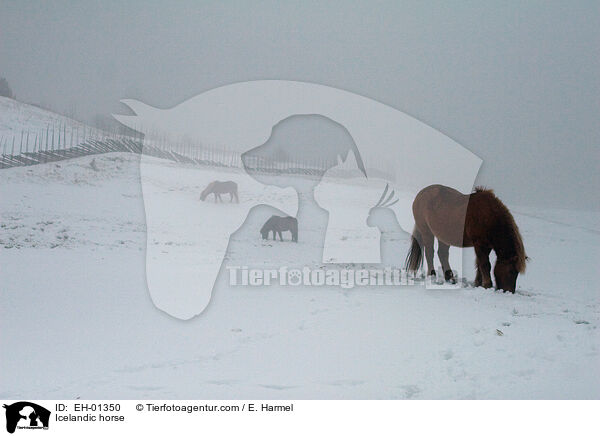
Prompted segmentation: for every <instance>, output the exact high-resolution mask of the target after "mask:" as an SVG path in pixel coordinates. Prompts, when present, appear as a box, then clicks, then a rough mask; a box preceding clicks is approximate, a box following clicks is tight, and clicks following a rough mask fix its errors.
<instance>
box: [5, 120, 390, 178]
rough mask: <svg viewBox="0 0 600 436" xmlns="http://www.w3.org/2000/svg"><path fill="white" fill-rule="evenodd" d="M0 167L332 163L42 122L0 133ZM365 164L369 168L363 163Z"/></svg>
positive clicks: (308, 166)
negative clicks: (135, 161) (97, 161)
mask: <svg viewBox="0 0 600 436" xmlns="http://www.w3.org/2000/svg"><path fill="white" fill-rule="evenodd" d="M0 150H2V155H1V157H0V169H3V168H12V167H19V166H28V165H37V164H43V163H47V162H54V161H60V160H65V159H71V158H76V157H82V156H88V155H94V154H102V153H113V152H121V153H136V154H143V155H148V156H153V157H156V158H160V159H167V160H170V161H174V162H178V163H182V164H188V165H201V166H209V167H221V168H223V167H224V168H238V169H241V168H242V167H244V168H245V169H246V170H249V171H257V172H262V173H270V174H296V175H309V176H311V175H315V176H320V175H322V174H323V173H324V172H325V171H327V170H329V169H330V168H332V167H334V166H335V165H336V162H335V161H334V160H332V159H327V158H324V157H319V156H315V157H312V158H305V157H289V156H287V157H280V158H274V157H265V156H256V155H252V154H246V155H245V156H244V162H243V163H242V153H240V152H238V151H234V150H228V149H227V148H225V147H211V146H206V145H204V144H197V143H194V142H192V141H189V140H173V139H170V138H169V137H167V136H164V135H162V136H161V135H156V134H148V135H144V134H142V133H139V132H135V133H133V134H130V135H125V134H121V133H118V132H116V131H115V132H107V131H104V130H100V129H94V128H90V127H87V126H83V127H80V126H67V125H66V124H59V125H58V126H50V125H48V126H47V127H46V129H43V130H41V131H37V132H35V134H34V133H32V132H30V131H26V130H23V131H21V132H20V134H18V135H17V134H13V135H12V138H10V139H9V137H8V136H6V135H5V136H0ZM365 164H366V165H367V167H368V168H367V171H368V173H369V175H373V176H379V177H381V176H383V177H386V178H388V179H389V178H390V177H393V171H391V168H387V169H386V165H388V163H386V162H382V163H376V164H375V165H369V162H365ZM369 167H370V168H369ZM346 173H347V171H346V172H345V171H344V170H338V171H336V174H335V175H336V176H337V177H341V178H344V177H347V176H348V174H346Z"/></svg>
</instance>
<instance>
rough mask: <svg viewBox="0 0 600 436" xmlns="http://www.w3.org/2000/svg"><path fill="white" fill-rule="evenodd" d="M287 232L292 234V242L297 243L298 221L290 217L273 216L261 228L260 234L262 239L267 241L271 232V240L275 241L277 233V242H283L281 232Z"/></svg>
mask: <svg viewBox="0 0 600 436" xmlns="http://www.w3.org/2000/svg"><path fill="white" fill-rule="evenodd" d="M288 230H289V231H290V232H291V233H292V241H293V242H298V220H297V219H296V218H294V217H291V216H285V217H284V216H277V215H273V216H272V217H271V218H269V219H268V220H267V222H266V223H265V224H264V225H263V226H262V228H261V229H260V234H261V235H262V238H263V239H269V232H273V240H275V239H276V235H275V232H277V234H278V235H279V240H281V241H283V237H282V236H281V232H287V231H288Z"/></svg>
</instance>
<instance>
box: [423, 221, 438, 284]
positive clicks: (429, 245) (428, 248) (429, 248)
mask: <svg viewBox="0 0 600 436" xmlns="http://www.w3.org/2000/svg"><path fill="white" fill-rule="evenodd" d="M421 237H422V238H423V249H424V250H425V259H426V260H427V275H428V276H435V268H434V265H433V239H434V236H433V233H431V231H429V232H421Z"/></svg>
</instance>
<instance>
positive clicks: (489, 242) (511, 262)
mask: <svg viewBox="0 0 600 436" xmlns="http://www.w3.org/2000/svg"><path fill="white" fill-rule="evenodd" d="M412 209H413V215H414V218H415V229H414V231H413V235H412V245H411V248H410V251H409V253H408V256H407V258H406V267H407V269H408V270H409V271H417V270H418V269H419V268H420V267H421V264H422V262H423V253H422V249H423V248H424V250H425V258H426V260H427V270H428V272H429V275H434V276H435V269H434V267H433V240H434V238H436V237H437V239H438V257H439V259H440V263H441V264H442V268H443V270H444V276H445V279H446V280H447V281H450V282H453V283H456V279H455V278H454V274H453V273H452V270H451V269H450V264H449V263H448V254H449V249H450V246H451V245H452V246H455V247H474V248H475V255H476V256H477V260H476V266H477V274H476V276H475V283H474V285H475V286H483V287H484V288H490V287H492V278H491V276H490V269H491V265H490V259H489V255H490V252H491V251H492V250H494V251H495V252H496V257H497V260H496V265H495V266H494V277H495V279H496V288H497V289H502V290H504V291H510V292H512V293H514V292H515V289H516V286H517V276H518V274H519V273H523V272H525V262H526V260H527V256H526V254H525V248H524V247H523V241H522V239H521V234H520V233H519V228H518V227H517V224H516V223H515V220H514V219H513V217H512V215H511V213H510V212H509V210H508V209H507V208H506V206H505V205H504V204H503V203H502V202H501V201H500V200H499V199H498V198H497V197H496V195H494V192H493V191H492V190H488V189H484V188H476V189H475V192H473V193H472V194H470V195H464V194H461V193H460V192H458V191H457V190H455V189H452V188H449V187H447V186H442V185H431V186H428V187H427V188H425V189H423V190H422V191H421V192H419V193H418V194H417V196H416V197H415V200H414V202H413V205H412Z"/></svg>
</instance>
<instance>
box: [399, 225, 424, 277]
mask: <svg viewBox="0 0 600 436" xmlns="http://www.w3.org/2000/svg"><path fill="white" fill-rule="evenodd" d="M411 239H412V244H411V245H410V250H408V255H407V256H406V262H405V263H404V267H405V268H406V269H407V270H408V271H414V272H416V271H417V270H418V269H419V268H421V265H422V264H423V250H422V248H421V234H420V233H419V231H418V230H417V228H416V227H415V229H414V230H413V234H412V236H411Z"/></svg>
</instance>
